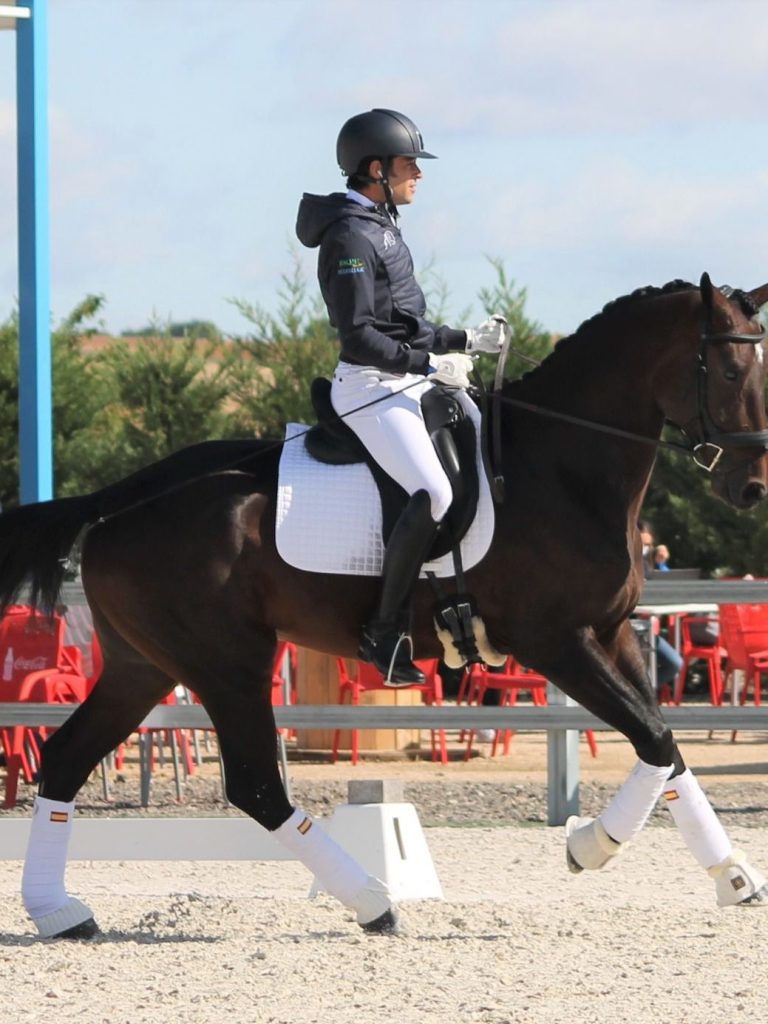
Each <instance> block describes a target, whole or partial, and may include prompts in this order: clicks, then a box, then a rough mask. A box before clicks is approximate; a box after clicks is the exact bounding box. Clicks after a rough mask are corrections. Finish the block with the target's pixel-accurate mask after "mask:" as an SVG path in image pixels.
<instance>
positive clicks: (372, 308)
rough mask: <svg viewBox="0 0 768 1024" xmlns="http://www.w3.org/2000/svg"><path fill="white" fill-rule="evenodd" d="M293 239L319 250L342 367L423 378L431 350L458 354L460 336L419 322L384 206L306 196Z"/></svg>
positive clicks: (420, 303) (406, 263)
mask: <svg viewBox="0 0 768 1024" xmlns="http://www.w3.org/2000/svg"><path fill="white" fill-rule="evenodd" d="M296 234H297V235H298V238H299V241H300V242H302V244H303V245H306V246H308V247H309V248H310V249H314V248H316V247H317V246H319V247H320V253H319V256H318V262H317V277H318V280H319V282H320V291H321V292H322V295H323V299H324V300H325V304H326V306H327V307H328V316H329V318H330V321H331V324H332V325H333V326H334V327H335V328H336V330H337V331H338V333H339V340H340V341H341V358H342V359H343V360H344V361H345V362H348V363H354V364H357V365H359V366H376V367H378V368H379V369H381V370H386V371H387V372H389V373H424V374H426V372H427V370H428V368H429V353H430V352H437V353H441V352H447V351H449V350H459V351H463V350H464V347H465V345H466V333H465V332H464V331H457V330H452V329H451V328H450V327H437V326H436V325H435V324H433V323H430V322H429V321H428V320H425V319H424V313H425V312H426V302H425V299H424V293H423V292H422V290H421V288H419V285H418V284H417V282H416V279H415V277H414V276H413V260H412V258H411V254H410V252H409V250H408V247H407V245H406V244H405V242H404V241H403V239H402V236H401V235H400V232H399V230H398V229H397V227H396V226H395V225H394V224H393V223H392V221H391V220H390V218H389V216H388V215H387V213H386V211H385V210H384V209H383V207H365V206H362V205H361V204H360V203H357V202H355V201H354V200H353V199H347V197H346V196H345V195H344V194H342V193H340V192H338V193H333V194H332V195H329V196H315V195H309V194H305V195H304V197H303V198H302V200H301V203H300V204H299V214H298V219H297V221H296Z"/></svg>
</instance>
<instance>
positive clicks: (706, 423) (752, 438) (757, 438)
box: [679, 289, 768, 473]
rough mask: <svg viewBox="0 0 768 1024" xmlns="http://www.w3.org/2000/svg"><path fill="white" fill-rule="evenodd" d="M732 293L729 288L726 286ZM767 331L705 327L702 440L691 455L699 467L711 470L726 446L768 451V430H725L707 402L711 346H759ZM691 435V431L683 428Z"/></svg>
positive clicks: (700, 361) (699, 381)
mask: <svg viewBox="0 0 768 1024" xmlns="http://www.w3.org/2000/svg"><path fill="white" fill-rule="evenodd" d="M722 291H723V292H724V293H725V294H726V295H728V290H726V289H722ZM765 334H766V332H765V330H764V329H762V328H761V329H760V330H759V331H758V333H757V334H737V333H736V332H733V331H713V330H712V329H711V327H710V325H709V323H706V324H705V325H704V326H703V327H702V330H701V340H700V342H699V351H698V355H697V357H696V364H697V368H696V403H697V408H698V416H697V419H696V421H695V423H696V428H697V429H696V436H697V437H699V438H700V440H699V441H697V442H693V443H692V448H691V454H692V457H693V461H694V462H695V463H696V465H697V466H700V467H701V468H702V469H705V470H706V471H707V472H708V473H711V472H712V470H713V469H714V468H715V466H716V465H717V464H718V462H719V461H720V458H721V456H722V455H723V452H724V451H725V449H726V448H761V449H762V450H763V451H764V452H765V451H768V430H734V431H722V430H720V428H719V427H718V426H717V424H716V423H715V421H714V420H713V419H712V416H711V414H710V412H709V404H708V402H707V388H708V382H709V369H708V366H707V350H708V347H709V346H710V345H719V344H725V345H729V344H737V345H759V344H761V343H762V342H763V341H765ZM679 429H680V430H682V432H683V433H684V434H685V435H686V436H688V431H687V430H685V429H683V428H682V427H680V428H679Z"/></svg>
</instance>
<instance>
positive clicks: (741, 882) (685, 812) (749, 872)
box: [664, 768, 768, 907]
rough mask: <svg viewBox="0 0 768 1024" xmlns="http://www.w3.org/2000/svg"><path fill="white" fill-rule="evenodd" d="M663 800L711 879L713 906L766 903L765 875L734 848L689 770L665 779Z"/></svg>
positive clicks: (767, 897)
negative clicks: (713, 893) (715, 900)
mask: <svg viewBox="0 0 768 1024" xmlns="http://www.w3.org/2000/svg"><path fill="white" fill-rule="evenodd" d="M664 799H665V800H666V803H667V807H668V808H669V812H670V814H671V815H672V817H673V819H674V821H675V824H676V825H677V827H678V828H679V829H680V834H681V835H682V837H683V840H684V842H685V845H686V846H687V847H688V849H689V850H690V851H691V853H692V854H693V856H694V857H695V858H696V860H697V861H698V863H699V864H700V865H701V866H702V867H703V868H704V869H705V871H706V872H707V874H708V875H709V876H710V878H713V879H714V881H715V892H716V894H717V905H718V906H719V907H732V906H735V905H736V904H739V903H741V904H750V905H753V906H759V905H765V904H768V885H766V880H765V877H764V876H763V875H762V873H761V872H760V871H758V870H757V869H756V868H753V867H752V866H751V864H749V862H748V861H747V859H746V856H745V855H744V853H742V851H741V850H734V848H733V846H732V845H731V840H730V839H729V838H728V834H727V833H726V831H725V829H724V828H723V826H722V825H721V824H720V821H719V819H718V817H717V815H716V814H715V812H714V811H713V809H712V805H711V804H710V802H709V800H708V799H707V797H706V795H705V794H704V792H703V791H702V788H701V786H700V785H699V782H698V779H697V778H696V776H695V775H694V774H693V772H692V771H691V770H690V769H688V768H686V770H685V771H684V772H683V773H682V775H676V776H675V778H674V779H670V780H669V782H668V783H667V784H666V786H665V787H664Z"/></svg>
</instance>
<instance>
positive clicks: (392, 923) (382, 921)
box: [360, 910, 400, 935]
mask: <svg viewBox="0 0 768 1024" xmlns="http://www.w3.org/2000/svg"><path fill="white" fill-rule="evenodd" d="M360 927H361V928H362V929H363V931H364V932H369V933H370V934H371V935H397V934H398V932H399V930H400V928H399V924H398V921H397V915H396V914H395V912H394V910H385V911H384V913H383V914H380V915H379V917H375V918H374V919H373V921H367V922H366V923H365V924H361V925H360Z"/></svg>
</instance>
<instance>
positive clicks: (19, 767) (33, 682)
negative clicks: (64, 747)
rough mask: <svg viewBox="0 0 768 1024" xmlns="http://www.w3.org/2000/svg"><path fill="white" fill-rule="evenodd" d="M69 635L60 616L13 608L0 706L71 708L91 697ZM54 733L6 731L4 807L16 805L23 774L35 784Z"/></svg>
mask: <svg viewBox="0 0 768 1024" xmlns="http://www.w3.org/2000/svg"><path fill="white" fill-rule="evenodd" d="M64 636H65V622H64V619H63V617H62V616H61V615H59V614H55V615H54V616H52V617H51V618H49V617H47V616H44V615H39V614H35V613H33V612H32V610H31V609H30V608H28V607H26V606H23V605H14V606H12V607H11V608H10V609H9V610H8V612H7V613H6V615H5V616H4V617H3V619H2V620H0V666H1V668H0V702H3V703H12V702H13V703H16V702H32V703H40V704H43V703H56V704H71V703H78V702H80V701H81V700H83V699H84V698H85V695H86V693H87V687H88V680H87V679H86V678H85V676H84V675H83V674H82V671H81V666H82V662H81V658H80V652H79V650H77V649H76V648H74V649H73V648H72V647H69V646H67V645H65V643H64ZM52 731H53V730H51V729H47V728H40V727H38V728H31V727H30V726H23V725H16V726H4V727H2V728H0V742H2V747H3V750H4V752H5V759H6V779H5V800H4V803H3V807H13V806H14V805H15V803H16V795H17V792H18V782H19V774H22V776H23V778H24V780H25V781H26V782H28V783H31V782H34V779H35V775H36V773H37V770H38V768H39V764H40V743H41V741H44V740H45V739H47V737H48V736H49V735H50V733H51V732H52Z"/></svg>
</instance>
